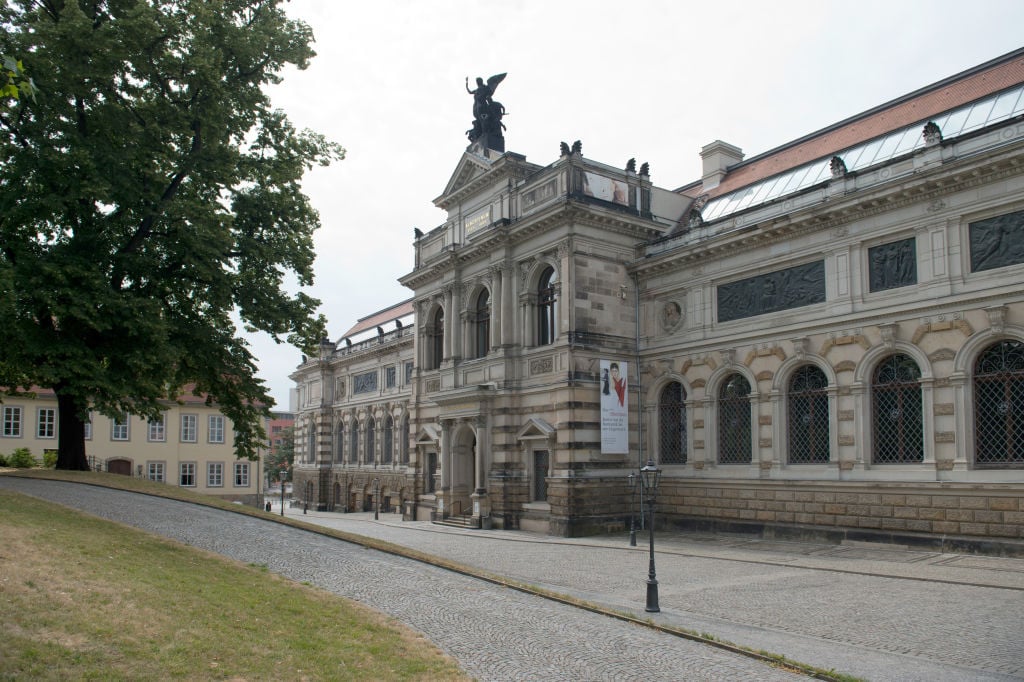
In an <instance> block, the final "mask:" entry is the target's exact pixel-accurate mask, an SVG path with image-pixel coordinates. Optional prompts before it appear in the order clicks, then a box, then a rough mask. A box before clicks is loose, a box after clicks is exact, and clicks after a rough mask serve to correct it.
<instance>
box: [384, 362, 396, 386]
mask: <svg viewBox="0 0 1024 682" xmlns="http://www.w3.org/2000/svg"><path fill="white" fill-rule="evenodd" d="M397 385H398V368H397V367H395V366H394V365H392V366H390V367H386V368H385V369H384V388H394V387H395V386H397Z"/></svg>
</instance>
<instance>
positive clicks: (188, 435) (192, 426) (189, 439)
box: [181, 414, 198, 443]
mask: <svg viewBox="0 0 1024 682" xmlns="http://www.w3.org/2000/svg"><path fill="white" fill-rule="evenodd" d="M197 432H198V426H197V421H196V416H195V415H194V414H183V415H181V440H182V442H183V443H195V442H196V440H197V435H198V434H197Z"/></svg>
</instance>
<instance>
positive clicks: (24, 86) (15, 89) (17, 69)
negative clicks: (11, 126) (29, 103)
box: [0, 55, 36, 105]
mask: <svg viewBox="0 0 1024 682" xmlns="http://www.w3.org/2000/svg"><path fill="white" fill-rule="evenodd" d="M0 63H2V64H3V66H2V67H0V104H2V105H7V104H9V100H18V99H20V98H23V97H29V98H31V99H35V96H36V85H35V83H33V82H32V79H31V78H29V77H28V75H27V74H26V73H25V66H24V64H22V63H21V60H18V59H15V58H14V57H9V56H7V55H0Z"/></svg>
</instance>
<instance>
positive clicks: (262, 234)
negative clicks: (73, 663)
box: [0, 0, 344, 469]
mask: <svg viewBox="0 0 1024 682" xmlns="http://www.w3.org/2000/svg"><path fill="white" fill-rule="evenodd" d="M281 4H282V3H281V0H231V1H228V2H218V3H210V2H206V1H205V0H177V1H176V2H161V3H153V2H101V3H85V2H60V3H50V2H43V3H39V2H35V1H32V0H11V2H7V3H3V4H0V23H2V24H3V26H4V31H3V32H2V33H0V54H5V55H11V54H14V55H21V56H22V59H23V60H24V68H25V70H26V71H27V72H28V73H32V74H34V76H35V77H36V79H37V82H38V91H37V92H36V96H35V100H34V101H33V102H32V103H31V106H22V105H21V104H19V105H18V107H17V109H16V110H14V109H12V110H8V111H4V110H3V109H2V108H0V319H3V320H4V324H3V325H0V348H3V349H4V353H3V356H2V357H0V381H2V384H0V385H7V386H10V385H12V382H17V383H18V385H22V386H30V385H33V384H34V385H39V386H45V387H49V388H52V389H53V390H54V391H55V392H56V393H57V396H58V405H59V411H60V414H59V419H60V420H61V423H63V424H65V425H66V426H67V425H68V424H74V421H75V420H80V419H81V418H83V417H84V415H85V414H86V412H87V410H88V409H90V408H92V409H95V410H96V411H98V412H101V413H103V414H106V415H108V416H116V415H118V414H119V413H121V412H122V411H123V412H128V413H130V414H134V415H138V416H141V417H143V418H156V417H157V416H158V415H159V414H160V413H161V412H162V410H163V406H162V405H161V401H163V400H167V399H174V398H177V397H178V395H180V392H181V391H182V390H189V391H192V392H193V393H195V394H196V395H200V396H204V397H206V398H207V399H208V400H209V401H210V402H211V403H215V404H216V405H217V406H218V408H219V409H220V410H221V412H223V413H224V414H225V415H226V416H227V417H228V418H230V419H231V420H232V422H233V425H234V428H235V433H236V437H235V447H236V453H237V455H238V456H239V457H247V458H254V457H255V455H256V452H257V449H258V448H259V447H261V446H262V445H263V444H264V442H265V434H264V433H263V426H262V420H263V418H264V417H265V416H266V415H267V414H268V408H269V407H270V406H272V405H273V401H272V399H271V398H270V397H269V394H268V393H267V389H266V386H265V385H264V384H263V382H262V381H261V380H259V379H258V378H257V377H256V376H255V374H256V366H255V361H254V358H253V356H252V354H251V352H250V350H249V347H248V345H247V344H246V342H245V341H244V340H242V339H240V338H239V337H238V330H237V329H236V322H235V320H239V321H240V323H241V324H242V325H243V327H244V328H245V329H247V330H259V331H265V332H267V333H269V334H270V335H271V336H272V337H273V338H274V339H275V340H277V341H278V342H289V343H292V344H294V345H297V346H299V347H302V348H307V349H308V348H311V347H313V346H314V345H315V344H316V343H317V342H318V341H319V339H320V338H321V337H322V336H323V333H324V320H323V318H322V317H320V316H318V315H317V314H316V308H317V306H318V305H319V301H317V300H316V299H313V298H311V297H309V296H308V295H307V294H305V293H302V292H301V291H299V292H298V293H289V292H288V291H287V290H286V286H285V283H286V282H289V283H291V282H295V283H297V284H298V286H300V287H302V286H307V285H309V284H310V283H311V282H312V279H313V260H314V256H315V254H314V251H313V233H314V231H315V230H316V229H317V228H318V227H319V217H318V215H317V213H316V211H315V210H314V209H313V207H312V206H311V205H310V203H309V200H308V198H307V197H306V196H305V195H304V194H303V193H302V191H301V180H302V176H303V174H304V173H305V171H306V170H308V169H310V168H312V167H313V166H314V165H326V164H328V163H330V162H331V161H334V160H337V159H341V158H343V156H344V150H342V149H341V148H340V147H339V146H337V145H336V144H333V143H331V142H329V141H327V140H326V139H324V138H323V137H322V136H321V135H318V134H316V133H314V132H310V131H298V130H296V129H295V128H294V127H293V126H292V125H291V123H290V122H289V121H288V119H287V117H286V116H285V115H284V114H283V113H281V112H280V111H277V110H273V109H272V108H271V107H270V102H269V99H268V97H267V96H266V94H265V93H264V89H263V86H264V85H266V84H270V83H275V82H278V81H279V80H280V75H279V74H280V73H281V72H282V70H284V69H285V68H286V67H288V66H296V67H298V68H305V66H306V65H307V63H308V61H309V59H310V58H311V57H313V55H314V53H313V51H312V49H311V47H310V44H311V42H312V34H311V32H310V29H309V27H308V26H307V25H305V24H304V23H302V22H299V21H294V20H291V19H289V18H288V17H287V16H286V15H285V13H284V11H283V10H282V8H281ZM19 68H20V67H19ZM15 114H16V115H15ZM69 430H73V429H69ZM61 435H62V438H61V441H60V444H59V452H60V454H59V457H58V463H57V466H58V468H62V469H66V468H82V467H83V466H85V451H84V440H82V439H81V438H77V437H76V438H75V443H73V444H72V443H67V442H65V438H64V437H63V436H64V432H63V431H62V434H61ZM69 440H70V439H69Z"/></svg>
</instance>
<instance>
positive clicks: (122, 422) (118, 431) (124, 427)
mask: <svg viewBox="0 0 1024 682" xmlns="http://www.w3.org/2000/svg"><path fill="white" fill-rule="evenodd" d="M129 435H130V434H129V432H128V415H127V414H126V413H123V412H122V413H121V416H119V417H116V418H115V419H114V420H113V421H111V422H110V439H111V440H128V437H129ZM161 480H163V479H161Z"/></svg>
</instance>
